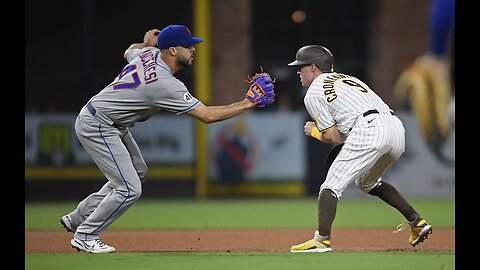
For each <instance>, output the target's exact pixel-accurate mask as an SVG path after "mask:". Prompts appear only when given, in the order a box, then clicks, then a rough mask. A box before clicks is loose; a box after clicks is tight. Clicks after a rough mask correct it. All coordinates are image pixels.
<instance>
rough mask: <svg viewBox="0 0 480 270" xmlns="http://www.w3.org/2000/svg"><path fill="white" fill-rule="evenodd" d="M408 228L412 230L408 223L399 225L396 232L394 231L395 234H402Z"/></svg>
mask: <svg viewBox="0 0 480 270" xmlns="http://www.w3.org/2000/svg"><path fill="white" fill-rule="evenodd" d="M406 228H410V224H408V222H407V221H405V222H403V223H401V224H399V225H398V226H397V228H396V229H395V231H393V233H398V232H401V231H403V230H405V229H406Z"/></svg>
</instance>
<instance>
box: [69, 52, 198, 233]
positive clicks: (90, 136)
mask: <svg viewBox="0 0 480 270" xmlns="http://www.w3.org/2000/svg"><path fill="white" fill-rule="evenodd" d="M198 104H200V101H199V100H197V99H196V98H195V97H193V96H192V95H191V94H190V93H189V91H188V89H187V88H186V87H185V85H184V84H183V83H182V82H181V81H180V80H178V79H177V78H175V77H174V76H173V75H172V73H171V71H170V69H169V67H168V66H167V64H165V62H163V60H161V58H160V50H159V49H157V48H154V47H147V48H143V49H134V50H131V51H130V52H129V54H128V64H127V65H126V66H125V67H124V68H123V70H122V71H121V72H120V74H119V75H118V76H117V77H116V78H115V79H114V80H113V82H112V83H110V84H109V85H108V86H106V87H105V88H104V89H103V90H101V91H100V92H99V93H98V94H96V95H95V96H93V97H92V98H91V99H90V100H89V102H88V103H87V105H85V106H84V107H83V108H82V110H81V111H80V113H79V115H78V117H77V120H76V122H75V132H76V134H77V137H78V139H79V141H80V142H81V144H82V145H83V146H84V148H85V150H86V151H87V152H88V153H89V154H90V156H91V157H92V159H93V160H94V162H95V163H96V164H97V166H98V167H99V169H100V170H101V171H102V173H103V174H104V175H105V177H106V178H107V179H108V181H107V183H106V184H105V185H104V186H103V187H102V188H101V189H100V190H99V191H98V192H95V193H92V194H90V195H89V196H88V197H87V198H85V199H84V200H83V201H81V202H80V203H79V204H78V206H77V208H76V209H75V210H74V211H73V212H71V213H70V214H69V217H70V219H71V222H72V224H73V225H78V224H81V225H80V226H78V228H77V230H76V232H75V238H78V239H83V240H95V239H99V234H100V233H101V232H103V231H104V230H105V229H107V228H108V227H109V226H110V225H111V224H112V223H113V221H115V220H116V219H117V218H118V217H120V216H121V215H122V214H123V213H125V211H126V210H127V209H128V208H129V207H130V206H131V205H132V204H133V203H134V202H135V201H136V200H138V199H139V198H140V195H141V193H142V185H141V182H143V181H144V180H145V177H146V176H147V173H148V168H147V165H146V163H145V161H144V159H143V157H142V154H141V152H140V149H139V147H138V145H137V143H136V142H135V140H134V138H133V136H132V134H131V133H130V131H129V130H128V128H129V127H132V126H134V124H135V123H136V122H138V121H145V120H147V119H148V118H150V117H151V116H152V115H154V114H155V113H157V112H159V111H160V110H167V111H170V112H174V113H177V114H182V113H185V112H188V111H190V110H191V109H193V108H194V107H195V106H197V105H198ZM94 210H95V211H94Z"/></svg>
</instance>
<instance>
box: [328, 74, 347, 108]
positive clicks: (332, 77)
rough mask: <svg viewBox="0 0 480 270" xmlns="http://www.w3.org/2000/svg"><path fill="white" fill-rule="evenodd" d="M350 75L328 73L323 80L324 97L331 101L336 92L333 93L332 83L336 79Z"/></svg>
mask: <svg viewBox="0 0 480 270" xmlns="http://www.w3.org/2000/svg"><path fill="white" fill-rule="evenodd" d="M350 77H352V76H350V75H345V74H339V73H337V74H333V75H328V76H327V78H326V79H324V80H323V86H322V87H323V89H325V90H324V91H323V93H324V95H325V97H326V98H327V101H328V102H332V101H334V100H335V99H336V98H337V94H336V93H335V87H334V84H335V82H336V81H337V80H338V79H344V78H350Z"/></svg>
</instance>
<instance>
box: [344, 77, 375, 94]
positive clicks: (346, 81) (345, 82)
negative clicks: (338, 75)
mask: <svg viewBox="0 0 480 270" xmlns="http://www.w3.org/2000/svg"><path fill="white" fill-rule="evenodd" d="M341 82H343V83H344V84H346V85H350V86H353V87H356V88H359V89H358V90H360V92H363V93H366V92H368V90H367V89H365V87H363V86H362V85H361V84H359V83H357V82H355V81H352V80H349V79H345V80H342V81H341Z"/></svg>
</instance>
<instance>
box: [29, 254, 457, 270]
mask: <svg viewBox="0 0 480 270" xmlns="http://www.w3.org/2000/svg"><path fill="white" fill-rule="evenodd" d="M25 265H26V269H29V270H34V269H52V270H53V269H68V270H84V269H91V270H94V269H102V270H109V269H112V270H127V269H128V270H130V269H136V270H148V269H197V270H201V269H208V270H217V269H218V270H225V269H228V270H235V269H239V270H240V269H241V270H245V269H261V270H269V269H272V270H280V269H289V270H290V269H328V270H337V269H338V270H344V269H349V270H354V269H356V270H372V269H382V270H389V269H399V270H405V269H443V270H448V269H455V253H454V252H415V253H413V252H336V253H335V252H332V253H324V254H318V253H317V254H312V253H309V254H292V253H280V252H277V253H269V252H265V253H211V252H205V253H202V252H198V253H186V252H185V253H183V252H180V253H179V252H171V253H169V252H167V253H113V254H95V255H93V254H85V253H78V254H72V253H68V254H28V256H26V263H25Z"/></svg>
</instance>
